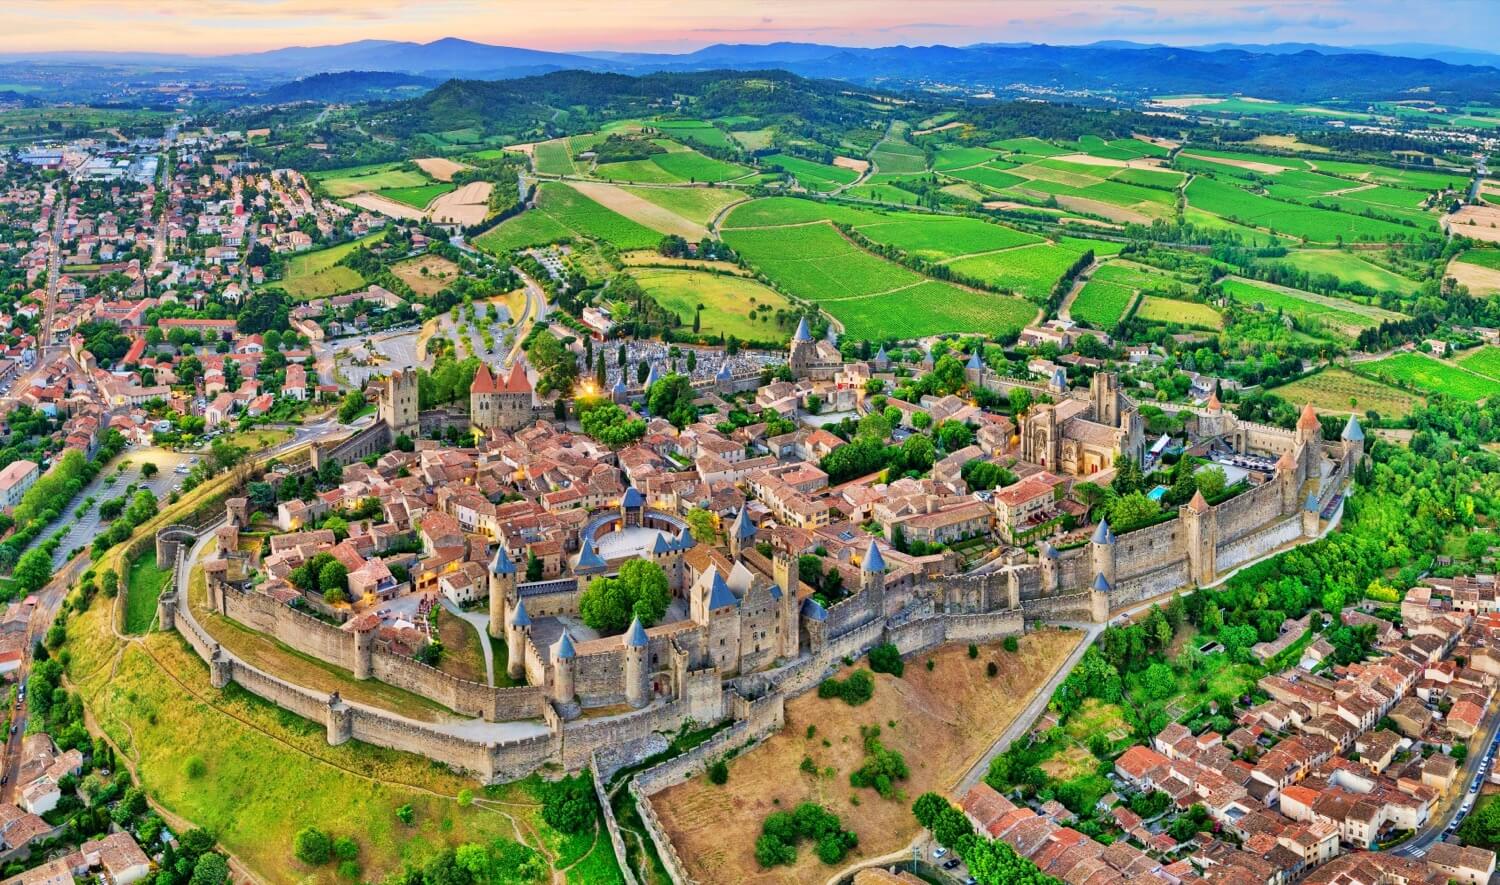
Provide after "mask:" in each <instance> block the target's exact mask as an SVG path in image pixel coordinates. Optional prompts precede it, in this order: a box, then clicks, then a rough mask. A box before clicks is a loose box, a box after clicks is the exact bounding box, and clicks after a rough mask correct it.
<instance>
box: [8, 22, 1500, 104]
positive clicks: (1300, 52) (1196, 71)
mask: <svg viewBox="0 0 1500 885" xmlns="http://www.w3.org/2000/svg"><path fill="white" fill-rule="evenodd" d="M6 63H9V64H25V63H33V64H37V65H48V64H53V65H55V64H68V65H83V66H87V65H100V66H111V67H120V66H130V65H140V66H157V67H160V66H172V67H175V68H180V69H182V70H183V72H184V73H187V74H190V75H192V76H197V77H201V78H204V79H206V80H225V79H232V78H234V77H242V78H245V77H248V78H250V79H253V80H257V81H259V82H262V83H276V82H278V81H285V80H297V79H300V78H307V77H311V76H313V75H317V74H327V73H333V72H348V71H367V72H387V73H395V74H404V75H410V76H413V77H419V78H422V80H424V81H433V82H439V81H442V80H446V79H452V78H461V79H486V80H495V79H509V78H516V77H524V76H531V75H535V74H541V73H547V72H551V71H559V70H585V71H596V72H609V73H623V74H632V75H640V74H647V73H653V72H662V71H667V72H671V71H680V72H688V71H704V70H714V69H731V70H765V69H780V70H786V71H789V72H792V73H796V74H800V75H802V76H806V77H819V78H828V79H835V80H846V81H850V82H857V83H864V84H869V85H881V86H887V87H893V88H905V87H923V86H932V85H939V84H942V85H952V86H960V87H969V88H974V87H982V88H996V89H1003V88H1005V87H1006V86H1009V85H1012V84H1026V85H1028V86H1042V87H1050V88H1056V89H1062V90H1093V91H1117V92H1125V93H1134V94H1153V93H1168V92H1238V93H1243V94H1247V95H1254V96H1258V97H1264V98H1272V99H1282V100H1287V101H1306V100H1313V99H1319V98H1331V97H1340V98H1349V99H1359V100H1363V99H1376V98H1395V97H1400V96H1401V95H1402V94H1404V93H1411V94H1413V95H1417V94H1420V95H1421V97H1423V98H1432V99H1434V100H1438V101H1454V100H1475V99H1481V98H1482V99H1490V98H1492V97H1493V95H1494V94H1495V93H1497V92H1500V54H1496V53H1488V52H1483V51H1479V50H1468V49H1459V48H1455V47H1447V46H1431V45H1425V44H1392V45H1387V46H1366V47H1339V46H1328V45H1323V44H1310V43H1309V44H1304V43H1283V44H1270V45H1244V44H1212V45H1207V46H1198V47H1188V48H1184V47H1173V46H1163V45H1157V44H1143V43H1132V42H1126V41H1106V42H1101V43H1094V44H1090V45H1086V46H1052V45H1046V44H1031V43H1021V44H1010V43H988V44H975V45H970V46H958V47H954V46H887V47H879V48H871V49H866V48H857V47H843V46H831V45H826V44H820V43H789V42H788V43H768V44H715V45H713V46H707V47H704V48H703V49H699V50H697V51H694V52H687V53H647V52H607V51H588V52H573V53H568V52H547V51H543V50H536V49H526V48H518V47H512V46H494V45H490V44H485V43H476V42H473V41H470V40H463V39H459V38H454V37H449V38H445V39H442V40H436V41H433V42H431V43H413V42H402V41H391V40H360V41H356V42H353V43H343V44H337V45H331V46H295V47H288V48H284V49H275V50H270V51H267V52H254V53H241V54H235V55H220V56H191V55H174V54H165V53H101V52H71V53H5V54H0V64H6ZM318 85H321V86H327V87H330V88H331V89H332V90H333V91H335V92H337V91H339V90H340V89H346V90H352V91H351V93H350V98H351V99H352V98H354V97H356V96H357V95H358V93H359V92H360V89H359V88H358V84H356V83H352V82H346V83H342V84H333V83H323V84H318ZM391 85H392V84H389V83H387V84H383V85H382V86H381V87H380V88H390V86H391ZM410 85H412V86H415V87H417V88H420V86H421V85H422V84H421V83H420V82H413V83H412V84H410ZM301 91H303V92H305V93H307V94H308V97H309V98H314V97H317V93H318V92H319V89H303V90H301ZM340 100H343V99H340Z"/></svg>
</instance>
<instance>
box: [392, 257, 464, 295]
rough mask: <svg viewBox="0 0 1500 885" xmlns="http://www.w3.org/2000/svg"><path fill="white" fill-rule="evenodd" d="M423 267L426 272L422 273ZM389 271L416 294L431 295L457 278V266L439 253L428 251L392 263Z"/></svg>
mask: <svg viewBox="0 0 1500 885" xmlns="http://www.w3.org/2000/svg"><path fill="white" fill-rule="evenodd" d="M423 268H426V270H427V273H425V274H424V273H422V269H423ZM391 272H392V273H394V274H395V275H396V276H398V277H400V278H401V281H402V282H404V283H406V285H408V286H411V288H412V291H414V292H416V293H417V294H418V295H433V294H436V293H437V292H439V291H441V290H442V289H444V288H446V287H447V286H448V284H449V283H452V282H453V281H454V280H456V279H458V275H459V267H458V265H456V264H454V263H453V262H451V261H449V260H448V259H446V258H444V257H442V256H441V255H433V254H430V253H429V254H427V255H423V256H421V257H419V258H411V259H408V260H406V261H402V262H398V263H396V264H393V265H391Z"/></svg>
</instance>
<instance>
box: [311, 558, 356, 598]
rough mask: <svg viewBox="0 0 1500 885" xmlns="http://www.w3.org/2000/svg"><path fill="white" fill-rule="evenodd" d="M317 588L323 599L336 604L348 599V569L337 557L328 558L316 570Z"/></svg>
mask: <svg viewBox="0 0 1500 885" xmlns="http://www.w3.org/2000/svg"><path fill="white" fill-rule="evenodd" d="M318 589H319V590H321V591H322V593H323V600H324V601H325V602H328V603H329V604H332V605H336V604H338V603H341V602H346V601H347V600H348V599H349V569H348V567H347V566H345V565H344V564H343V563H342V562H339V561H338V560H337V559H330V560H329V561H328V562H327V563H325V564H324V565H323V567H322V568H321V569H319V570H318Z"/></svg>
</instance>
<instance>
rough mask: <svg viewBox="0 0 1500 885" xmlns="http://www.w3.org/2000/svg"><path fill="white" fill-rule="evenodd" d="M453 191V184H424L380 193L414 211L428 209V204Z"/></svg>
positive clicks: (394, 188) (385, 190)
mask: <svg viewBox="0 0 1500 885" xmlns="http://www.w3.org/2000/svg"><path fill="white" fill-rule="evenodd" d="M451 190H453V185H451V184H424V185H420V186H418V187H392V188H386V189H384V190H382V191H380V192H379V193H380V195H381V196H382V197H389V198H390V199H392V200H395V201H396V202H398V203H404V204H406V205H408V206H411V207H412V208H413V209H426V208H427V204H428V203H431V202H432V201H433V200H436V199H437V198H438V197H441V196H442V195H443V194H446V193H448V192H449V191H451Z"/></svg>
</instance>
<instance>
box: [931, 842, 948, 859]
mask: <svg viewBox="0 0 1500 885" xmlns="http://www.w3.org/2000/svg"><path fill="white" fill-rule="evenodd" d="M947 853H948V849H946V848H944V847H943V846H941V845H939V846H938V847H936V848H934V849H932V856H933V857H942V856H943V855H945V854H947Z"/></svg>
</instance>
